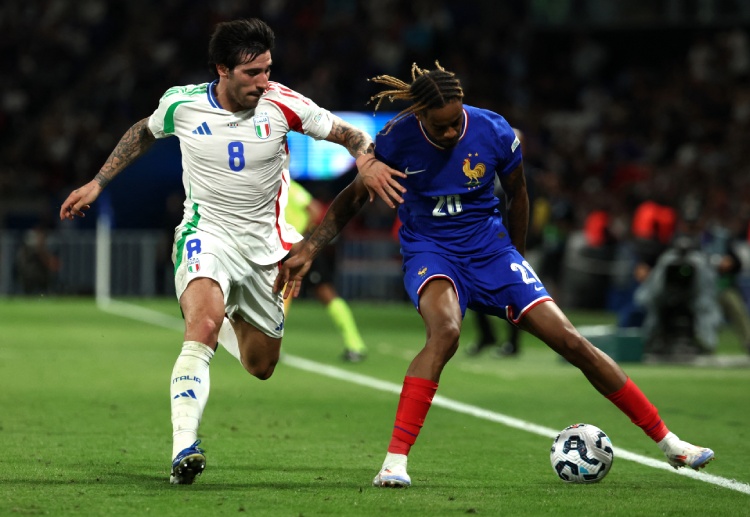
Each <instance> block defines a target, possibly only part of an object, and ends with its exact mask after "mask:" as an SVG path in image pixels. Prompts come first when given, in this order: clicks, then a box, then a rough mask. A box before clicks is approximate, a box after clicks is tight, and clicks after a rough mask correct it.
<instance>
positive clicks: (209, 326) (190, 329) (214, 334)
mask: <svg viewBox="0 0 750 517" xmlns="http://www.w3.org/2000/svg"><path fill="white" fill-rule="evenodd" d="M219 328H221V323H219V322H217V321H215V320H214V319H213V318H211V317H210V316H208V315H201V316H200V317H197V318H194V319H193V320H192V321H188V322H187V327H186V331H187V332H186V333H187V334H188V335H189V336H192V337H193V338H194V340H195V341H200V342H201V343H207V344H208V343H210V344H211V345H215V343H216V342H217V341H218V339H219Z"/></svg>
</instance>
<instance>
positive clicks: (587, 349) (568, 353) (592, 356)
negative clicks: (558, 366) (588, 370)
mask: <svg viewBox="0 0 750 517" xmlns="http://www.w3.org/2000/svg"><path fill="white" fill-rule="evenodd" d="M558 352H559V353H560V355H562V356H563V357H564V358H565V359H566V360H567V361H568V362H570V363H571V364H573V365H576V366H579V367H581V366H585V365H587V364H590V363H593V362H595V361H596V359H597V354H596V350H595V349H594V345H592V344H591V342H590V341H589V340H588V339H586V338H585V337H583V336H582V335H581V334H580V333H579V332H577V331H568V330H566V331H565V332H564V333H563V334H562V335H561V336H560V341H559V348H558Z"/></svg>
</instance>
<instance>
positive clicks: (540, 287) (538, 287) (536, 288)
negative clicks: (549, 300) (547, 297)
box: [534, 285, 544, 291]
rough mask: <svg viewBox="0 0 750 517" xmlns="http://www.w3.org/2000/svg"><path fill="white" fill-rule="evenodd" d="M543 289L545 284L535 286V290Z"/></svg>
mask: <svg viewBox="0 0 750 517" xmlns="http://www.w3.org/2000/svg"><path fill="white" fill-rule="evenodd" d="M542 289H544V286H543V285H538V286H536V287H534V291H541V290H542Z"/></svg>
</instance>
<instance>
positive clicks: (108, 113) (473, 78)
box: [0, 0, 750, 283]
mask: <svg viewBox="0 0 750 517" xmlns="http://www.w3.org/2000/svg"><path fill="white" fill-rule="evenodd" d="M748 4H749V3H748V2H743V1H740V0H737V1H733V0H722V1H719V0H717V1H711V0H696V1H691V0H663V1H650V0H649V1H646V0H632V1H629V2H601V1H594V0H529V1H527V2H505V1H498V0H494V1H491V0H486V1H484V0H464V1H461V2H454V1H450V0H414V1H399V0H313V1H309V0H264V1H259V2H255V3H252V4H248V2H240V1H238V0H221V1H216V2H203V1H198V0H164V1H162V2H157V3H154V2H146V1H145V0H131V1H128V2H110V1H106V0H81V1H78V2H72V1H67V0H30V1H27V2H20V1H14V2H5V3H3V5H2V6H1V7H0V29H1V32H0V34H2V36H0V56H2V58H1V59H2V60H3V64H4V65H5V66H4V69H5V70H6V71H8V73H6V74H3V76H2V78H1V79H0V81H2V86H3V87H2V94H0V95H2V97H1V99H0V135H2V139H1V142H2V143H1V144H0V146H1V147H0V148H1V149H2V163H1V164H0V167H1V170H0V225H1V226H0V228H4V229H11V230H13V229H19V230H21V229H26V228H31V227H34V226H39V225H41V226H44V227H47V228H49V229H54V228H56V227H58V226H59V224H60V223H59V222H58V221H57V218H56V213H57V210H58V208H57V207H58V205H59V203H60V201H61V200H62V199H63V198H64V197H65V195H67V193H68V192H69V191H70V189H72V188H74V187H76V186H78V185H80V184H83V183H84V182H86V181H88V180H89V179H90V178H91V177H93V175H94V174H95V173H96V170H97V169H98V167H99V166H100V165H101V163H103V161H104V160H105V159H106V157H107V155H108V154H109V152H110V151H111V149H112V148H113V146H114V145H115V143H116V142H117V140H118V139H119V137H120V136H121V135H122V134H123V133H124V131H125V130H126V129H127V128H128V127H129V126H130V125H131V124H132V123H133V122H135V121H136V120H139V119H140V118H142V117H145V116H148V115H149V114H150V113H151V112H152V111H153V109H154V108H155V107H156V104H157V101H158V99H159V97H160V96H161V94H162V93H163V92H164V91H165V90H166V89H167V88H168V87H170V86H172V85H177V84H187V83H200V82H204V81H206V80H208V79H209V78H210V76H209V73H208V70H207V67H206V65H205V62H206V47H207V41H208V37H209V35H210V33H211V31H212V28H213V26H214V25H215V23H216V22H218V21H222V20H226V19H232V18H236V17H248V16H258V17H261V18H263V19H265V20H266V21H268V22H269V24H270V25H271V26H272V27H273V28H274V29H275V31H276V34H277V47H276V50H275V52H274V75H273V79H274V80H277V81H279V82H282V83H284V84H287V85H289V86H290V87H292V88H294V89H296V90H298V91H300V92H301V93H303V94H305V95H307V96H309V97H311V98H312V99H314V100H315V101H316V102H317V103H318V104H320V105H322V106H325V107H327V108H329V109H331V110H369V109H372V107H371V106H369V107H368V106H366V102H367V100H368V99H369V97H370V95H372V93H374V91H373V87H372V85H371V84H369V83H368V82H367V81H366V79H367V78H369V77H372V76H374V75H378V74H384V73H387V74H392V75H396V76H398V77H402V78H407V77H408V74H409V69H410V65H411V63H412V62H415V61H416V62H417V63H418V64H419V65H420V66H422V67H428V68H429V67H431V66H433V63H434V61H435V60H436V59H439V60H440V63H441V65H443V66H444V67H445V68H447V69H449V70H452V71H455V72H456V73H457V74H458V75H459V76H460V78H461V79H462V81H463V83H464V89H465V92H466V102H467V103H470V104H473V105H477V106H481V107H485V108H488V109H492V110H495V111H497V112H499V113H501V114H503V115H504V116H505V117H506V118H507V119H508V120H509V121H510V123H511V124H512V125H513V126H515V127H518V128H520V129H521V130H523V132H524V134H525V136H526V143H525V149H524V155H525V162H526V168H527V176H528V179H529V185H530V193H531V196H532V202H533V214H532V229H531V233H530V236H529V241H530V242H529V244H530V248H531V249H532V250H536V251H537V252H538V253H540V254H541V255H546V256H548V258H549V260H548V261H547V265H546V266H545V267H544V269H545V270H546V271H542V272H541V274H542V275H545V276H543V278H548V279H549V281H550V283H554V281H555V275H557V274H559V271H557V272H556V271H555V269H556V268H557V269H558V270H559V267H560V266H559V264H560V263H561V261H562V259H563V258H564V257H563V255H564V253H565V251H564V249H565V241H566V236H567V235H569V234H570V233H571V232H573V231H577V230H583V233H582V234H583V235H584V237H585V239H586V240H585V243H584V244H585V246H586V247H590V248H596V249H603V250H606V252H605V253H603V255H602V256H603V257H604V258H607V257H610V256H613V255H614V254H616V253H617V247H618V245H619V244H621V243H623V242H626V241H629V240H632V237H633V226H632V225H633V218H634V214H635V213H636V210H637V208H638V207H639V206H640V205H642V203H644V202H648V201H651V202H655V203H658V204H660V205H664V206H668V207H669V208H670V209H672V210H674V212H675V214H676V215H677V219H676V220H675V221H674V228H673V233H674V232H679V231H681V228H682V227H681V225H682V224H683V223H684V222H686V221H687V222H688V223H691V222H694V221H695V220H696V219H697V220H699V221H700V222H701V225H702V228H703V229H706V228H709V227H711V226H718V227H721V228H722V231H724V232H728V234H730V235H731V238H733V239H739V240H742V241H745V242H747V240H748V238H749V235H748V234H749V230H748V222H749V221H750V146H748V144H747V142H750V37H749V35H750V5H748ZM395 108H396V109H400V108H399V107H398V106H395ZM115 187H116V184H115ZM176 188H177V189H179V188H180V186H179V185H177V186H176ZM133 195H134V196H137V193H134V194H133ZM390 217H391V218H392V215H391V216H390ZM175 222H176V221H175ZM160 224H161V220H159V221H158V224H157V226H158V225H160ZM361 224H363V225H365V226H367V225H371V226H375V227H377V226H381V228H374V229H376V230H377V229H384V228H382V227H384V226H386V225H389V224H390V220H389V218H388V217H387V216H384V217H370V218H364V222H363V223H361ZM647 233H648V232H647ZM651 233H652V234H653V235H651V236H650V237H653V238H654V239H657V240H658V238H657V237H656V232H655V231H652V232H651ZM647 237H649V236H647ZM670 238H671V236H670ZM662 244H663V245H664V246H667V245H668V244H669V242H668V241H667V242H662Z"/></svg>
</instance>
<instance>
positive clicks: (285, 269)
mask: <svg viewBox="0 0 750 517" xmlns="http://www.w3.org/2000/svg"><path fill="white" fill-rule="evenodd" d="M311 265H312V258H310V257H309V256H308V255H306V254H305V253H304V252H298V253H294V252H293V254H292V255H291V256H289V258H287V259H286V260H285V261H284V262H283V263H282V264H281V269H280V270H279V274H278V275H276V280H275V281H274V283H273V292H274V293H278V292H281V291H282V290H283V296H284V299H286V298H289V295H292V296H293V297H294V298H296V297H297V296H299V292H300V288H301V287H302V278H303V277H304V276H305V275H306V274H307V272H308V271H309V270H310V266H311Z"/></svg>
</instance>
